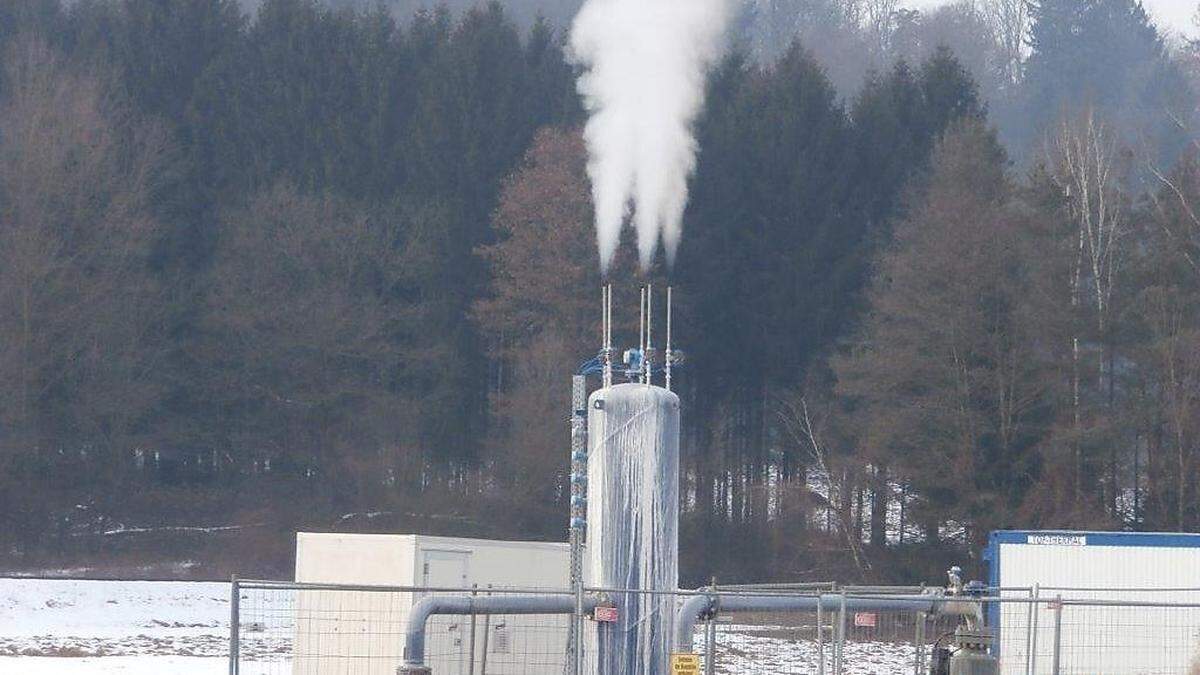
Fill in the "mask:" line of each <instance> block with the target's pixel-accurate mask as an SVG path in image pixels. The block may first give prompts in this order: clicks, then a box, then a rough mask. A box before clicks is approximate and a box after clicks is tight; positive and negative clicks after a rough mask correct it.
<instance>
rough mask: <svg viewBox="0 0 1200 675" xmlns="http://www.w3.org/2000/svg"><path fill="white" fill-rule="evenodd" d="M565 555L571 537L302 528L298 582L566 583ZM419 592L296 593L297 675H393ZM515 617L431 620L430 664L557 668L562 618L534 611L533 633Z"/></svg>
mask: <svg viewBox="0 0 1200 675" xmlns="http://www.w3.org/2000/svg"><path fill="white" fill-rule="evenodd" d="M569 554H570V550H569V548H568V546H567V544H565V543H556V542H529V541H493V540H488V539H465V538H458V537H430V536H423V535H415V534H407V535H399V534H397V535H392V534H344V533H316V532H299V533H297V534H296V581H297V582H302V583H310V584H339V585H361V586H373V587H375V586H388V587H396V586H402V587H423V588H452V589H461V588H472V587H478V588H479V589H480V592H482V593H486V592H487V589H488V587H489V586H490V587H493V588H506V587H507V588H558V589H564V588H567V587H568V583H567V569H568V566H567V561H568V557H569ZM460 593H461V592H460ZM422 595H424V594H423V593H409V592H390V591H389V592H378V591H353V590H347V591H342V590H300V591H298V592H297V596H296V599H295V605H294V613H295V635H294V638H293V640H294V642H293V655H294V656H293V662H292V673H293V675H333V674H334V673H361V674H362V675H393V674H394V673H395V670H396V666H397V665H399V663H400V658H399V657H401V656H403V655H402V654H400V653H399V652H400V650H401V647H402V645H403V644H404V629H405V627H406V624H407V618H408V613H409V611H410V609H411V608H412V605H413V603H414V602H415V601H417V600H419V599H420V598H421V597H422ZM520 621H527V622H528V621H530V619H528V618H519V617H514V618H512V619H510V620H507V621H506V620H505V617H492V618H485V617H482V616H480V617H470V616H448V617H437V618H436V620H431V622H430V624H429V632H428V640H429V645H428V650H429V662H430V665H431V666H433V669H434V672H435V673H438V674H439V675H442V674H443V673H445V674H447V675H460V673H461V675H467V673H470V672H475V673H479V672H482V670H481V669H482V667H483V666H484V664H485V662H486V667H487V672H488V673H490V674H493V675H505V674H515V673H522V674H524V673H534V674H543V673H544V674H545V675H562V672H561V671H562V666H561V659H562V656H561V655H562V653H563V652H565V650H566V644H567V627H568V619H567V618H566V617H556V616H555V617H536V627H537V630H528V625H527V624H526V626H525V627H522V626H520V625H517V624H519V622H520ZM485 633H486V638H485V637H484V635H485ZM472 644H473V645H474V653H473V654H472ZM531 655H532V656H533V658H531ZM472 657H473V658H472ZM538 661H544V662H545V663H544V664H539V663H538ZM472 662H474V665H473V666H472Z"/></svg>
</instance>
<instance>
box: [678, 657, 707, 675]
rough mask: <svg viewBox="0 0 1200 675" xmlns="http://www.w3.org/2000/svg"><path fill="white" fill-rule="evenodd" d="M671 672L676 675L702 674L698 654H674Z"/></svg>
mask: <svg viewBox="0 0 1200 675" xmlns="http://www.w3.org/2000/svg"><path fill="white" fill-rule="evenodd" d="M671 672H672V673H674V675H700V656H699V655H698V654H672V655H671Z"/></svg>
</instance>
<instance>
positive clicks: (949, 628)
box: [230, 581, 1200, 675]
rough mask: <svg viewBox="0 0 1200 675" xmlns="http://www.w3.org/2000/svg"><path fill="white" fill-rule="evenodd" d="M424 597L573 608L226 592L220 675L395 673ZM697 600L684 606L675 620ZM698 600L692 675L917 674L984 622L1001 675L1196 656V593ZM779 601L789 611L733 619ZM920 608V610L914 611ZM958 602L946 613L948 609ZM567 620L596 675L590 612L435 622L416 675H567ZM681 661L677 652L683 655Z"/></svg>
mask: <svg viewBox="0 0 1200 675" xmlns="http://www.w3.org/2000/svg"><path fill="white" fill-rule="evenodd" d="M600 593H603V592H602V591H600ZM608 593H609V594H612V593H614V591H612V590H611V589H609V590H608ZM431 594H451V595H459V596H461V595H471V594H474V595H476V596H477V597H479V596H492V597H495V596H504V595H509V596H525V597H529V596H534V595H546V594H553V595H558V596H570V595H571V594H570V592H569V591H564V590H561V589H560V590H547V589H498V588H487V589H480V588H474V589H462V590H455V589H425V588H401V587H376V586H345V585H319V584H295V583H285V582H261V581H235V582H234V585H233V593H232V598H233V600H234V601H233V603H232V616H231V619H232V620H231V635H230V638H231V642H230V656H231V658H230V673H231V675H239V674H240V675H285V674H286V675H333V674H335V673H336V674H337V675H360V674H361V675H392V674H393V673H395V672H396V669H397V666H399V665H400V664H401V663H402V662H403V661H404V657H405V654H404V645H405V638H406V632H407V631H408V629H409V627H410V626H409V621H408V619H409V615H410V612H411V611H412V609H413V606H414V603H416V602H418V601H419V600H421V599H422V598H424V597H426V596H429V595H431ZM1114 594H1115V595H1116V596H1118V597H1114ZM696 595H697V593H695V592H680V594H679V595H678V596H677V598H676V600H677V602H676V603H675V606H676V607H681V606H682V605H683V603H684V601H685V600H687V599H688V598H692V597H693V596H696ZM701 595H704V596H705V597H709V598H712V599H714V600H715V601H716V604H714V607H717V608H718V609H717V611H715V612H705V613H703V614H702V615H701V616H698V617H694V618H697V619H698V620H697V621H696V623H695V628H694V630H693V631H692V644H691V652H692V653H694V654H696V655H697V656H698V657H699V658H698V662H699V671H698V672H702V673H706V674H709V675H712V674H716V673H721V674H726V675H733V674H743V673H753V674H758V673H762V674H767V673H770V674H800V673H804V674H808V675H811V674H817V675H866V674H898V673H915V674H918V675H923V674H926V673H930V672H931V670H930V668H931V666H932V664H933V663H934V661H935V659H934V658H933V655H934V652H935V650H947V649H952V644H951V642H952V640H951V638H952V636H953V633H954V630H955V628H956V627H957V626H958V625H959V624H960V623H962V622H963V620H964V618H963V616H964V614H965V615H971V616H974V615H978V616H983V617H986V620H987V624H988V628H989V629H990V630H991V631H992V632H993V634H994V640H993V642H992V645H991V652H992V654H993V655H994V656H996V657H997V658H998V660H999V664H1000V672H1001V673H1004V674H1005V675H1010V674H1012V675H1015V674H1024V675H1034V674H1052V675H1060V674H1068V673H1070V674H1078V675H1085V674H1086V675H1096V674H1101V673H1103V674H1112V675H1118V674H1130V675H1134V674H1136V675H1157V674H1160V673H1161V674H1163V675H1165V674H1167V673H1171V674H1175V675H1188V674H1189V672H1190V671H1189V668H1191V667H1192V664H1193V661H1194V659H1196V658H1197V655H1198V653H1200V652H1198V651H1197V648H1198V647H1200V589H1158V590H1154V591H1151V590H1128V591H1122V592H1116V591H1113V590H1111V589H1110V590H1104V589H1096V590H1089V589H1061V588H1059V589H1047V588H1041V589H996V590H994V591H992V592H988V593H985V594H984V595H982V596H978V597H975V596H973V597H972V598H971V600H970V601H969V602H968V603H965V605H964V603H961V602H958V603H954V602H951V600H952V599H949V598H945V597H943V596H942V595H941V591H940V590H938V589H935V590H933V591H927V590H926V589H923V588H919V587H907V588H905V587H841V588H839V587H836V586H834V585H806V586H804V587H800V586H795V587H781V586H777V587H738V588H721V589H710V590H706V591H704V592H703V593H702V594H701ZM779 597H786V598H788V599H789V602H791V604H792V606H793V607H794V609H789V610H787V611H782V610H779V609H778V608H776V609H770V610H757V611H756V610H747V609H742V608H744V607H747V606H753V605H754V604H755V600H756V599H759V598H772V599H777V598H779ZM926 597H928V598H930V600H929V603H928V604H926V603H923V602H922V601H920V600H919V599H921V598H926ZM891 598H901V599H904V600H905V601H907V599H917V600H916V601H915V602H914V604H913V605H912V606H913V610H912V611H908V610H901V609H896V606H895V603H894V602H892V603H890V607H888V608H887V609H872V607H873V606H875V605H880V606H884V605H888V604H889V603H887V602H885V601H886V600H888V599H891ZM734 600H740V601H741V603H740V604H739V603H737V602H733V601H734ZM1193 600H1195V601H1193ZM954 604H957V608H956V611H946V608H947V607H949V606H951V605H954ZM725 606H729V607H738V609H735V610H733V611H727V610H725V609H723V607H725ZM904 606H907V605H904ZM964 606H968V607H969V608H972V611H969V612H964V611H963V607H964ZM976 610H977V611H976ZM577 619H578V620H579V621H580V622H581V624H582V626H583V633H582V634H583V636H584V639H583V640H582V641H581V645H582V649H581V652H582V653H581V656H580V663H581V668H580V672H581V673H586V674H588V675H598V674H596V673H595V671H596V666H595V661H594V659H593V658H592V657H593V656H594V654H592V653H589V650H591V649H592V648H593V647H594V645H595V641H594V639H590V638H589V636H594V635H595V632H596V631H597V629H598V624H597V623H596V622H595V621H594V618H593V617H592V616H591V614H590V613H588V614H587V615H586V616H584V615H582V614H580V615H575V614H536V615H515V614H514V615H505V614H487V613H478V614H474V615H472V614H462V615H442V614H434V615H432V616H430V618H429V619H428V621H426V622H424V623H425V628H426V630H425V665H427V666H429V667H430V669H431V670H432V672H433V673H434V674H435V675H449V674H453V675H489V674H490V675H524V674H533V675H542V674H547V675H562V674H564V673H571V672H573V666H574V663H573V660H572V659H571V657H570V656H569V654H568V649H569V647H568V645H569V641H568V635H569V629H570V626H571V623H572V622H573V621H576V620H577ZM683 635H687V630H686V629H684V631H683ZM676 650H677V651H686V649H684V648H683V646H681V645H679V644H676ZM683 672H695V671H683ZM603 675H608V674H603ZM935 675H936V673H935Z"/></svg>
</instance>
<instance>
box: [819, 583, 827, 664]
mask: <svg viewBox="0 0 1200 675" xmlns="http://www.w3.org/2000/svg"><path fill="white" fill-rule="evenodd" d="M824 597H825V596H824V594H823V593H822V592H821V590H820V589H817V675H825V613H824V612H822V611H821V604H822V602H821V601H822V598H824Z"/></svg>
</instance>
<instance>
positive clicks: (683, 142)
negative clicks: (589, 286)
mask: <svg viewBox="0 0 1200 675" xmlns="http://www.w3.org/2000/svg"><path fill="white" fill-rule="evenodd" d="M726 2H727V0H587V2H586V4H584V6H583V8H582V9H581V10H580V11H579V15H578V16H577V17H575V24H574V26H573V27H572V29H571V53H572V56H573V58H574V60H575V62H576V63H578V64H580V65H581V66H583V67H584V69H585V72H584V74H583V75H582V76H581V77H580V78H579V83H578V85H579V92H580V94H582V95H583V99H584V105H585V106H586V107H587V109H588V112H589V113H590V118H589V119H588V123H587V127H586V128H585V129H584V138H585V140H586V141H587V147H588V154H589V160H588V175H589V177H590V178H591V181H592V201H593V203H594V206H595V210H596V237H597V240H598V242H599V244H600V267H601V269H602V270H603V271H605V272H607V271H608V266H609V264H610V263H611V262H612V258H613V254H614V253H615V252H616V250H617V243H618V240H619V239H620V234H621V226H622V224H623V223H624V220H625V216H626V215H627V213H628V212H629V209H630V207H631V206H632V207H633V209H634V211H633V214H634V218H633V220H634V226H635V228H636V229H637V241H638V255H639V258H640V259H641V264H642V269H643V270H645V269H647V268H649V266H650V264H651V262H652V261H653V259H654V252H655V250H656V249H657V248H658V240H659V238H660V237H661V238H662V240H663V244H664V245H665V248H666V252H667V262H668V263H673V262H674V258H675V249H676V247H677V246H678V245H679V237H680V235H681V233H682V226H683V224H682V220H683V209H684V206H685V204H686V203H687V179H688V176H689V175H690V174H691V172H692V170H693V169H694V168H695V166H696V140H695V138H694V137H693V136H692V123H693V121H694V120H695V119H696V115H697V114H698V113H699V112H700V108H701V106H702V105H703V103H704V85H705V74H706V73H707V71H708V69H709V67H710V66H711V65H712V64H713V62H714V61H716V60H717V59H718V58H719V57H720V55H721V51H722V47H723V43H724V36H725V21H726V16H727V14H728V8H727V5H726Z"/></svg>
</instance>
